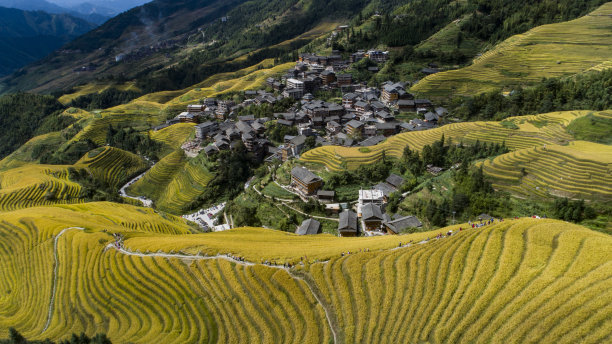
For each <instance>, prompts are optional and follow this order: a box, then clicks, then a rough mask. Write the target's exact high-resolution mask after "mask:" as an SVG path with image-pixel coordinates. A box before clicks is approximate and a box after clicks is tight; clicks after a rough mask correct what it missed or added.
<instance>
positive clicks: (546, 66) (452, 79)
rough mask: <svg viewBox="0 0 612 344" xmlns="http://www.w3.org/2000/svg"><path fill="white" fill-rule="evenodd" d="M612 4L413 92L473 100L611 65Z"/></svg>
mask: <svg viewBox="0 0 612 344" xmlns="http://www.w3.org/2000/svg"><path fill="white" fill-rule="evenodd" d="M611 15H612V2H609V3H607V4H604V5H603V6H601V7H600V8H598V9H597V10H595V11H593V12H592V13H591V14H589V15H586V16H584V17H581V18H578V19H575V20H572V21H568V22H563V23H558V24H550V25H543V26H539V27H536V28H534V29H531V30H529V31H528V32H526V33H524V34H520V35H516V36H513V37H510V38H509V39H507V40H506V41H504V42H502V43H501V44H499V45H497V46H496V47H495V48H494V49H492V50H490V51H488V52H486V53H484V54H483V55H482V56H480V57H478V58H476V59H475V60H474V63H473V64H472V65H470V66H468V67H465V68H461V69H457V70H451V71H447V72H441V73H437V74H434V75H430V76H427V77H426V78H424V79H423V80H421V81H420V82H419V83H417V84H416V85H415V86H414V87H413V88H412V91H414V92H418V93H422V94H426V95H429V96H448V95H450V94H451V93H452V94H461V95H474V94H478V93H481V92H485V91H490V90H494V89H497V88H499V87H501V86H505V85H512V86H516V85H529V84H531V83H534V82H538V81H540V80H541V79H542V78H544V77H547V78H550V77H559V76H564V75H573V74H578V73H581V72H583V71H586V70H589V69H591V68H593V69H596V70H601V69H603V68H607V67H608V66H609V65H610V61H611V59H610V57H611V56H612V33H610V30H609V28H610V25H612V16H611Z"/></svg>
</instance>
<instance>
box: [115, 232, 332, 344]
mask: <svg viewBox="0 0 612 344" xmlns="http://www.w3.org/2000/svg"><path fill="white" fill-rule="evenodd" d="M106 249H107V250H108V249H115V250H117V251H119V252H120V253H121V254H125V255H128V256H136V257H163V258H176V259H184V260H213V259H223V260H227V261H230V262H232V263H235V264H238V265H243V266H255V265H259V264H258V263H253V262H249V261H246V260H244V259H237V258H236V257H234V256H231V255H229V254H224V255H221V254H219V255H215V256H200V255H195V256H194V255H188V254H180V253H164V252H152V253H141V252H134V251H131V250H127V249H125V248H123V247H121V248H117V247H116V246H115V245H114V244H112V243H111V244H108V245H107V246H106ZM320 263H327V261H323V262H320ZM263 265H264V266H268V267H270V268H273V269H280V270H285V271H286V272H287V273H288V274H289V276H291V278H293V279H296V280H300V281H302V282H304V283H305V284H306V286H307V287H308V290H310V293H311V294H312V296H313V297H314V298H315V300H317V302H318V303H319V305H321V307H322V308H323V310H324V311H325V317H326V318H327V323H328V325H329V329H330V331H331V333H332V336H333V338H334V343H337V335H336V330H335V329H334V326H333V325H332V320H331V312H330V310H329V309H328V308H327V307H326V306H325V304H324V303H323V302H322V301H321V299H319V296H318V295H317V293H315V291H314V290H313V287H312V286H311V285H310V283H308V281H306V279H304V278H303V277H301V276H297V275H296V274H294V273H292V272H291V269H290V268H288V267H286V266H285V265H276V264H263Z"/></svg>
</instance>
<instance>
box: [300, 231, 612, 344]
mask: <svg viewBox="0 0 612 344" xmlns="http://www.w3.org/2000/svg"><path fill="white" fill-rule="evenodd" d="M610 245H612V241H611V239H610V237H609V236H607V235H605V234H599V233H593V232H590V231H588V230H584V229H583V228H582V227H579V226H575V225H570V224H567V223H561V222H558V221H550V220H520V221H505V222H502V223H500V224H497V225H495V226H488V227H484V228H482V229H476V230H472V229H470V230H468V231H464V232H462V233H459V234H457V235H455V236H453V237H451V238H449V239H443V240H438V241H434V242H433V243H430V244H427V245H417V246H415V247H410V248H407V249H400V250H395V251H389V250H388V251H383V252H371V253H362V254H355V255H349V256H345V257H335V258H332V259H331V260H330V261H329V262H326V263H317V264H313V265H310V266H308V269H307V270H308V275H309V277H307V280H310V281H311V282H310V283H314V284H315V285H316V289H317V290H318V292H319V293H320V294H321V295H322V299H323V300H324V301H323V303H324V304H325V305H326V307H329V308H330V309H332V310H333V316H334V319H333V321H332V323H334V324H336V325H337V328H338V329H339V333H338V336H339V337H340V338H342V339H343V342H346V343H387V342H389V343H488V342H491V343H532V342H534V343H535V342H539V343H577V342H581V343H604V342H608V341H609V340H610V339H611V336H612V327H610V322H611V315H612V308H610V304H609V302H608V301H609V300H610V297H612V294H611V293H610V290H609V288H610V286H612V278H611V277H612V260H611V257H610V255H609V249H610Z"/></svg>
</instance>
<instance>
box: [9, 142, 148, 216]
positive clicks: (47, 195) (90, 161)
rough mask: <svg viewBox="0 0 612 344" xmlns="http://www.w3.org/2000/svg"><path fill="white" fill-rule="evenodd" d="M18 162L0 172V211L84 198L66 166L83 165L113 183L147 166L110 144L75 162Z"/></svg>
mask: <svg viewBox="0 0 612 344" xmlns="http://www.w3.org/2000/svg"><path fill="white" fill-rule="evenodd" d="M90 154H91V155H90ZM18 166H19V167H14V168H9V167H10V166H7V169H6V170H4V171H2V172H0V211H8V210H15V209H21V208H27V207H33V206H43V205H53V204H73V203H81V202H83V201H84V199H83V196H82V191H83V188H82V187H81V185H80V184H78V183H77V182H75V181H72V180H70V178H69V175H70V174H69V171H68V169H69V168H75V169H85V170H87V171H88V172H89V173H90V174H91V175H92V176H93V177H94V178H96V179H98V180H102V181H104V182H106V183H108V184H109V185H112V186H116V187H118V186H120V185H123V184H124V183H125V182H127V180H128V179H129V178H130V177H132V176H134V175H136V174H138V173H139V172H142V171H144V170H145V169H146V168H148V164H147V163H146V161H144V160H143V159H142V158H140V157H139V156H137V155H135V154H132V153H129V152H126V151H123V150H121V149H117V148H113V147H105V148H100V149H98V150H95V151H92V152H90V153H88V154H85V156H84V157H83V158H81V160H79V161H78V162H77V163H76V164H75V165H39V164H31V163H21V164H18Z"/></svg>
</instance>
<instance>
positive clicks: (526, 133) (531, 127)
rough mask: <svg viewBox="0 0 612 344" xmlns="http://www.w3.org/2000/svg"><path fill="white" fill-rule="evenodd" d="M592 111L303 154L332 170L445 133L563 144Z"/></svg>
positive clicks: (459, 138)
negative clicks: (574, 126) (576, 123)
mask: <svg viewBox="0 0 612 344" xmlns="http://www.w3.org/2000/svg"><path fill="white" fill-rule="evenodd" d="M589 113H592V111H564V112H554V113H549V114H541V115H537V116H520V117H511V118H509V119H507V120H506V121H510V122H513V123H515V124H516V125H517V126H518V127H519V129H509V128H506V127H504V126H503V125H502V124H501V123H500V122H464V123H453V124H448V125H444V126H442V127H439V128H435V129H431V130H425V131H413V132H406V133H401V134H398V135H395V136H392V137H389V138H388V139H387V140H386V141H385V142H382V143H380V144H378V145H375V146H372V147H368V148H369V152H367V153H364V152H361V151H360V150H359V148H358V147H338V146H323V147H318V148H315V149H312V150H309V151H307V152H306V153H304V154H303V155H302V156H301V160H302V161H303V162H306V163H316V164H322V165H324V166H325V167H327V168H328V169H330V170H334V171H337V170H341V169H343V168H348V169H356V168H357V167H359V166H360V165H363V164H371V163H374V162H376V161H378V160H379V159H380V158H381V157H382V154H383V152H384V153H385V155H386V156H388V157H396V158H399V157H401V156H402V154H403V152H404V148H406V147H410V148H411V149H415V150H418V151H420V150H421V149H422V148H423V146H425V145H429V144H432V143H434V142H435V141H438V140H440V139H441V137H442V135H444V137H445V138H446V140H448V139H452V140H453V142H455V143H458V142H463V143H465V144H471V143H474V142H476V141H477V140H480V142H487V143H500V144H501V143H503V142H505V143H506V146H507V147H508V148H509V149H511V150H516V149H523V148H530V147H538V146H542V145H545V144H560V143H561V144H563V143H567V142H568V141H569V140H571V139H572V138H571V136H570V135H569V134H567V133H566V132H565V129H564V128H565V126H566V125H567V124H569V123H570V122H571V121H572V120H573V119H576V118H579V117H582V116H586V115H587V114H589Z"/></svg>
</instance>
